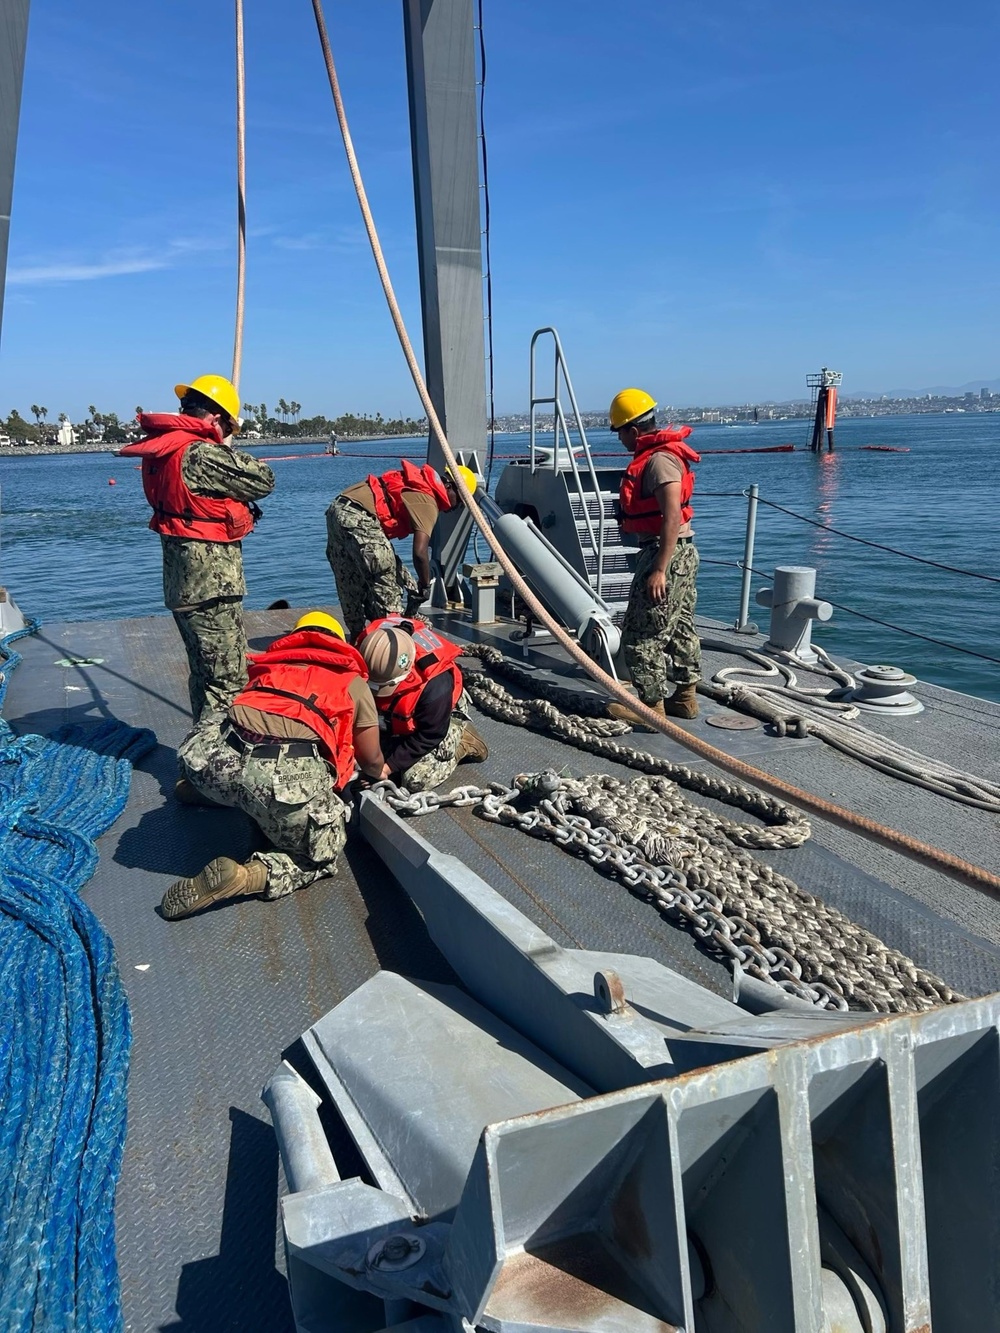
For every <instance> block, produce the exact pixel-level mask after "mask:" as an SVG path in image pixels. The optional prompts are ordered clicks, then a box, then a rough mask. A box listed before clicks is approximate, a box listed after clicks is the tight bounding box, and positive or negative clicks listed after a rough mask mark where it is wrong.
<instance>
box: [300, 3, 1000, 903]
mask: <svg viewBox="0 0 1000 1333" xmlns="http://www.w3.org/2000/svg"><path fill="white" fill-rule="evenodd" d="M311 2H312V8H313V14H314V16H315V19H316V29H317V32H318V34H319V40H320V46H321V47H322V51H323V59H324V63H325V65H326V72H327V77H328V79H329V82H330V92H331V94H332V96H333V102H334V107H335V109H336V113H337V122H338V124H339V126H340V133H341V138H342V139H343V142H344V151H345V153H346V155H347V163H348V168H349V170H350V173H351V180H352V182H353V184H354V191H355V194H356V195H357V199H358V206H359V207H360V209H361V216H362V218H363V220H364V224H365V230H366V232H367V234H368V240H369V243H370V245H371V249H372V256H373V258H374V260H375V267H376V269H377V270H378V275H379V280H380V282H381V284H382V291H383V293H384V295H385V299H386V304H387V305H388V307H389V313H390V315H391V317H392V321H393V325H394V326H395V329H396V334H397V337H398V338H399V344H400V347H401V348H402V351H403V355H404V357H405V358H406V363H407V366H408V367H409V370H410V374H411V376H412V378H413V383H414V386H415V388H416V390H417V393H418V394H419V396H420V401H421V402H422V403H423V406H424V411H425V413H426V414H427V421H428V424H429V426H430V429H431V432H432V433H433V436H434V438H435V440H436V441H437V443H438V445H439V447H440V449H441V452H442V454H443V456H444V459H445V462H446V464H447V465H448V467H449V468H450V469H451V471H452V475H453V477H454V481H455V489H456V490H457V492H458V494H459V496H460V497H461V500H462V503H463V504H464V505H465V507H466V509H468V511H469V513H470V514H471V515H472V518H473V520H474V521H475V523H476V524H477V525H478V527H479V529H480V531H481V532H482V534H483V536H484V537H485V538H486V541H487V544H488V545H489V547H490V550H491V551H492V552H493V554H494V555H495V556H496V559H497V561H498V563H499V564H500V566H501V567H502V569H503V571H504V573H505V574H506V575H507V577H508V578H509V579H510V582H511V584H512V586H513V588H514V590H515V592H517V594H518V595H519V596H520V597H521V598H522V599H523V600H524V602H525V604H526V605H527V606H528V607H529V609H530V610H531V613H532V615H533V616H534V617H535V619H536V620H538V621H540V622H541V623H542V624H543V625H544V626H545V627H546V629H548V630H549V632H550V633H551V634H552V636H553V638H554V639H555V640H556V641H557V642H558V643H559V644H560V645H561V646H562V647H563V648H564V649H565V651H566V652H567V653H568V654H569V656H570V657H571V658H572V660H573V661H575V662H577V663H578V664H579V665H580V666H582V667H583V669H584V670H585V671H586V672H587V673H588V675H590V676H591V677H592V679H594V680H595V681H597V683H598V684H599V685H601V686H602V687H603V688H604V689H605V690H606V691H607V692H608V694H610V695H611V696H612V698H614V699H616V700H618V701H619V702H620V703H623V704H625V705H626V706H627V707H629V708H631V709H633V710H634V711H635V712H636V714H637V715H638V716H639V717H641V718H642V720H643V722H644V723H646V724H647V725H648V726H650V727H652V728H653V729H654V730H655V731H659V732H661V733H662V734H663V735H665V736H669V737H670V738H671V739H673V740H676V741H677V742H678V743H679V744H681V745H684V746H685V747H686V748H687V749H689V750H692V751H694V753H695V754H698V755H701V757H702V758H704V759H707V760H709V761H710V762H711V763H713V764H716V765H718V766H719V767H720V768H724V769H727V770H728V771H729V772H731V773H735V774H736V775H737V776H738V777H742V778H744V779H745V780H746V781H747V782H750V783H753V784H754V785H756V786H759V787H763V788H764V790H766V791H770V792H773V793H776V794H777V795H779V796H781V797H783V798H784V799H786V800H790V801H793V802H794V803H795V804H797V805H800V806H803V807H804V808H805V809H807V810H811V811H812V812H813V813H815V814H817V815H819V816H820V817H821V818H823V819H827V820H829V821H830V822H831V823H834V824H837V825H838V826H839V827H841V828H845V829H847V830H849V831H850V832H852V833H857V834H860V835H861V836H863V837H866V838H868V839H870V840H871V841H873V842H878V843H880V844H881V845H882V846H885V847H889V848H890V849H892V850H893V851H896V852H899V853H900V854H901V855H903V856H906V857H909V858H910V859H911V860H914V861H918V862H920V863H921V864H924V865H929V866H931V867H933V868H934V869H936V870H939V871H941V872H943V873H944V874H947V875H949V876H951V877H952V878H954V879H958V880H961V881H962V882H963V883H967V884H972V885H974V886H975V887H977V888H980V889H984V890H987V891H988V892H990V893H993V894H996V895H998V896H1000V875H994V874H991V873H990V872H989V871H988V870H985V869H983V867H982V866H977V865H973V864H971V863H970V862H968V861H965V860H963V859H962V858H961V857H958V856H953V855H952V854H951V853H950V852H945V851H943V850H942V849H941V848H939V847H932V846H930V844H928V843H925V842H921V841H920V840H919V839H916V838H911V837H910V836H909V835H908V834H905V833H901V832H900V831H899V830H898V829H892V828H887V827H886V826H885V825H883V824H879V823H878V822H877V821H876V820H874V819H869V818H867V817H866V816H865V815H859V814H856V813H854V812H853V811H851V810H846V809H844V808H843V807H842V806H839V805H835V804H834V803H833V802H831V801H827V800H824V799H823V798H822V797H820V796H816V795H814V794H813V793H812V792H807V791H805V790H803V789H802V788H799V787H796V786H795V785H794V784H792V783H790V782H785V781H783V780H782V779H780V778H776V777H774V776H773V775H772V774H770V773H765V772H763V771H762V770H760V769H757V768H754V767H753V766H752V765H751V764H746V763H743V761H742V760H739V759H734V758H733V757H732V756H731V755H728V754H726V753H725V751H724V750H720V749H718V748H717V747H716V746H714V745H710V744H709V743H708V742H707V741H703V740H701V739H700V737H697V736H692V735H689V733H688V732H686V731H685V730H684V728H683V727H679V726H675V725H674V724H673V723H672V722H670V721H669V720H667V719H666V718H664V717H662V716H661V715H660V714H658V713H655V712H654V711H653V710H652V709H651V708H648V707H647V706H646V705H645V704H643V703H642V702H641V701H640V700H638V699H636V698H635V696H634V695H631V694H629V693H628V691H627V690H626V689H625V688H624V686H622V685H621V683H620V682H619V681H617V680H615V679H614V678H613V677H612V676H610V675H608V673H607V672H606V671H604V670H603V669H602V668H601V667H599V666H598V665H597V663H596V662H593V661H591V659H590V658H589V657H587V655H586V654H585V653H584V652H583V651H582V649H581V648H580V647H579V645H578V644H577V643H576V642H575V641H574V640H573V639H572V638H571V637H570V635H569V634H568V633H567V632H566V630H565V629H564V628H563V626H562V625H560V624H559V623H558V621H556V620H554V619H553V618H552V616H551V615H550V614H549V613H548V611H547V610H546V609H545V607H544V606H543V605H542V603H541V601H540V600H539V599H538V598H537V597H536V596H535V594H534V593H533V592H532V590H531V589H530V588H529V586H528V584H527V583H526V582H525V580H524V578H523V577H522V576H521V573H520V571H519V570H518V569H517V567H516V566H515V565H514V563H513V561H512V560H511V558H510V556H509V555H508V554H507V552H506V551H505V550H504V548H503V546H501V544H500V542H499V541H498V539H497V537H496V535H495V533H494V532H493V529H492V527H491V526H490V524H489V522H488V521H487V519H486V516H485V515H484V514H483V512H482V510H481V509H480V507H479V505H478V504H477V503H476V501H475V499H474V497H473V496H472V494H471V492H470V491H469V488H468V487H467V486H466V484H465V482H464V480H463V479H462V475H461V473H460V472H459V471H458V460H457V459H456V457H455V453H454V451H453V449H452V447H451V445H450V443H449V442H448V438H447V436H446V435H445V432H444V429H443V428H442V426H441V422H440V420H439V418H438V415H437V412H436V410H435V407H434V404H433V402H432V401H431V397H430V394H429V393H428V391H427V385H426V384H425V383H424V377H423V375H422V373H421V370H420V366H419V364H418V362H417V358H416V354H415V352H414V350H413V345H412V343H411V342H410V336H409V334H408V332H407V329H406V324H405V322H404V320H403V315H402V312H401V311H400V308H399V303H398V301H397V300H396V294H395V291H394V290H393V286H392V280H391V279H390V277H389V271H388V268H387V266H386V262H385V256H384V255H383V253H382V245H381V242H380V240H379V236H378V230H377V228H376V226H375V219H374V218H373V216H372V212H371V207H370V205H369V203H368V195H367V192H366V190H365V186H364V181H363V179H362V176H361V170H360V167H359V166H358V160H357V155H356V154H355V151H354V142H353V140H352V138H351V131H350V127H349V126H348V123H347V113H346V111H345V109H344V102H343V98H342V96H341V92H340V82H339V79H338V77H337V69H336V65H335V63H334V59H333V51H332V49H331V47H330V39H329V36H328V34H327V29H326V20H325V18H324V15H323V4H322V0H311Z"/></svg>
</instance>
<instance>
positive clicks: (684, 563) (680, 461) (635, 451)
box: [609, 389, 701, 721]
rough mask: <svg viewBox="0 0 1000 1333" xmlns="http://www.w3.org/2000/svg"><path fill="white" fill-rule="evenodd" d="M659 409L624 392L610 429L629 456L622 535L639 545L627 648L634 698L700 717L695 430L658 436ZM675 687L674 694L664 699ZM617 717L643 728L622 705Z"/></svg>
mask: <svg viewBox="0 0 1000 1333" xmlns="http://www.w3.org/2000/svg"><path fill="white" fill-rule="evenodd" d="M655 409H656V403H655V401H654V400H653V399H652V398H651V397H650V396H649V394H648V393H645V392H644V391H643V390H642V389H623V390H622V392H621V393H619V394H617V395H616V397H615V399H614V401H613V402H612V404H611V412H610V417H611V429H612V430H613V431H614V432H615V433H616V434H617V436H618V439H619V440H620V441H621V443H622V445H623V446H624V447H625V448H626V449H627V450H628V451H629V453H630V454H632V461H631V462H630V463H629V465H628V467H627V468H626V469H625V473H624V475H623V477H622V483H621V492H620V509H621V516H620V520H619V521H620V523H621V526H622V530H623V532H626V533H629V534H631V535H633V536H635V537H637V538H638V540H639V555H638V558H637V560H636V565H635V574H634V577H633V579H632V586H631V588H630V589H629V599H628V606H627V608H626V610H625V618H624V621H623V623H622V648H623V651H624V654H625V662H626V665H627V666H628V669H629V674H630V675H631V677H632V683H633V685H634V686H635V689H636V693H637V694H638V695H639V698H640V699H641V700H642V702H643V703H644V704H647V705H648V706H649V707H650V708H652V709H654V711H656V712H659V713H664V714H666V715H669V716H671V717H683V718H694V717H697V716H698V697H697V692H696V687H697V683H698V681H699V679H700V678H701V644H700V642H699V639H698V632H697V630H696V629H695V623H694V609H695V603H696V600H697V595H698V593H697V583H696V580H697V575H698V552H697V550H696V548H695V545H694V530H693V528H692V527H691V515H692V512H693V511H692V509H691V493H692V491H693V490H694V471H693V469H692V464H693V463H697V462H698V461H699V456H698V454H696V453H695V451H694V450H693V449H692V448H691V447H690V446H689V445H687V444H686V443H685V440H686V439H687V437H688V436H689V435H690V434H691V428H690V426H682V427H680V429H674V428H673V427H669V428H668V429H666V430H657V428H656V414H655ZM671 682H673V684H674V686H675V688H674V692H673V694H671V695H670V696H669V698H667V697H666V695H667V689H668V687H669V685H670V683H671ZM609 712H610V713H611V715H612V716H613V717H623V718H625V719H626V720H628V721H639V720H640V719H639V718H638V716H637V714H635V713H633V712H631V710H630V709H628V708H626V707H624V705H622V704H612V705H610V707H609Z"/></svg>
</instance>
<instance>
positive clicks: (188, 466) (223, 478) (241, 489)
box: [181, 441, 274, 504]
mask: <svg viewBox="0 0 1000 1333" xmlns="http://www.w3.org/2000/svg"><path fill="white" fill-rule="evenodd" d="M181 477H182V478H183V480H184V483H185V485H187V486H188V487H189V488H190V489H191V490H192V491H194V492H195V494H197V495H211V496H215V497H217V498H221V499H229V500H241V501H242V502H243V503H244V504H249V503H250V502H251V501H252V500H263V498H264V496H265V495H270V494H271V492H272V491H273V490H274V473H273V472H272V471H271V469H270V468H269V467H268V466H267V464H266V463H264V462H262V461H261V460H260V459H259V458H254V456H253V454H244V453H239V452H238V451H237V450H235V449H232V448H230V447H229V446H228V445H218V444H212V443H210V442H207V441H206V442H204V443H198V444H193V445H192V446H191V448H190V449H188V450H186V452H185V454H184V458H183V459H182V461H181Z"/></svg>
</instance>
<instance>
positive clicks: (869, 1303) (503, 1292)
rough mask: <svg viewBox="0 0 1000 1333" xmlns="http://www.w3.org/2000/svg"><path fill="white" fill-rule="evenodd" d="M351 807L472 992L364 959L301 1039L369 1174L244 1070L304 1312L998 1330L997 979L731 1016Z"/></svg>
mask: <svg viewBox="0 0 1000 1333" xmlns="http://www.w3.org/2000/svg"><path fill="white" fill-rule="evenodd" d="M362 822H363V828H364V831H365V835H366V837H368V838H369V840H370V841H371V842H372V843H373V845H374V846H376V847H378V848H379V850H380V851H382V852H383V854H384V855H385V859H386V862H387V864H388V865H389V867H390V868H391V869H392V870H393V872H394V873H395V874H396V876H397V878H398V879H400V881H401V882H402V883H404V884H405V886H406V888H407V890H408V891H409V892H410V894H411V896H412V897H413V899H414V901H415V902H416V903H417V905H418V907H419V908H420V910H421V912H422V913H423V914H424V918H425V920H426V921H427V924H428V929H429V930H430V932H431V934H432V935H433V936H434V938H435V939H436V940H437V942H438V943H439V945H442V947H445V946H447V947H445V952H446V953H447V955H448V957H449V959H450V961H451V962H452V965H453V966H455V967H456V970H457V971H458V973H459V975H460V976H461V977H462V980H463V982H464V983H465V984H466V985H469V987H470V989H475V992H476V994H475V998H472V997H470V996H469V995H467V994H465V993H464V992H462V991H459V990H457V989H455V988H451V987H437V986H429V985H417V984H415V983H413V982H410V981H407V980H405V979H404V978H402V977H398V976H396V975H394V974H392V973H381V974H379V975H378V976H377V977H375V978H373V979H372V980H371V981H369V982H366V983H365V984H364V985H363V986H361V987H360V988H359V989H358V990H357V991H355V992H354V994H353V995H351V996H350V997H348V999H347V1000H345V1001H343V1002H342V1003H341V1004H339V1005H338V1006H337V1007H336V1008H335V1009H333V1010H332V1011H331V1012H330V1013H329V1014H327V1015H326V1016H325V1017H324V1018H323V1019H321V1020H320V1021H319V1022H318V1023H317V1024H315V1025H314V1026H313V1027H312V1028H310V1029H309V1031H308V1032H307V1033H305V1034H304V1038H303V1040H304V1042H305V1045H306V1048H307V1050H308V1051H309V1054H310V1057H311V1059H312V1061H313V1063H314V1065H315V1067H316V1070H317V1073H318V1075H319V1077H320V1080H321V1081H322V1083H323V1085H324V1086H325V1088H326V1090H327V1092H328V1094H329V1097H330V1099H331V1101H332V1103H333V1105H334V1106H335V1107H336V1109H337V1111H338V1112H339V1114H340V1115H341V1117H342V1118H343V1120H344V1122H345V1123H346V1125H347V1127H348V1129H349V1130H350V1132H351V1134H352V1135H353V1137H354V1139H355V1142H356V1143H357V1145H358V1147H359V1149H360V1151H361V1154H362V1156H363V1157H364V1159H365V1162H366V1164H367V1167H368V1170H369V1172H370V1176H371V1178H372V1179H373V1180H374V1181H375V1182H376V1184H375V1185H368V1184H364V1183H362V1182H361V1181H360V1180H356V1179H355V1180H347V1181H340V1180H337V1179H336V1172H335V1168H333V1167H332V1158H331V1157H330V1154H329V1149H328V1147H327V1145H326V1143H325V1140H324V1141H322V1142H317V1139H316V1131H317V1130H318V1119H317V1118H316V1109H315V1105H316V1097H315V1094H313V1093H312V1092H311V1090H310V1089H308V1088H306V1085H305V1084H304V1082H303V1081H302V1080H301V1079H299V1076H298V1075H297V1074H295V1073H294V1071H291V1070H289V1069H287V1067H286V1068H284V1069H283V1070H281V1071H279V1073H278V1075H277V1076H276V1078H275V1080H273V1081H272V1083H271V1085H269V1088H268V1089H266V1090H265V1099H266V1100H267V1101H268V1104H269V1106H271V1109H272V1117H273V1119H274V1122H275V1129H276V1132H277V1136H278V1141H279V1144H280V1146H281V1152H282V1158H283V1161H284V1162H285V1166H286V1175H287V1177H288V1179H289V1182H290V1186H291V1188H292V1190H293V1192H292V1193H291V1194H289V1195H288V1196H287V1197H286V1198H285V1199H284V1200H283V1201H282V1215H283V1220H284V1227H285V1239H286V1246H287V1252H288V1259H289V1274H290V1282H291V1288H292V1300H293V1306H294V1310H295V1317H296V1324H297V1327H298V1328H299V1329H300V1330H301V1331H302V1333H304V1331H305V1330H310V1333H321V1331H323V1330H330V1331H331V1333H332V1330H334V1329H336V1330H337V1331H338V1333H368V1330H374V1329H380V1330H381V1329H394V1330H396V1333H403V1331H404V1330H406V1333H432V1330H446V1329H447V1330H456V1331H458V1330H466V1331H467V1330H470V1329H481V1330H491V1331H493V1333H527V1331H528V1330H542V1329H544V1330H548V1331H549V1333H552V1331H553V1330H565V1331H566V1333H570V1330H572V1331H573V1333H576V1331H581V1333H582V1331H584V1330H586V1331H588V1333H619V1331H620V1333H626V1330H627V1331H628V1333H637V1331H638V1333H642V1331H643V1330H654V1329H655V1330H660V1331H661V1333H662V1330H687V1333H694V1331H695V1330H699V1331H701V1330H707V1331H708V1333H765V1330H766V1333H775V1331H782V1333H783V1331H785V1330H788V1331H789V1333H793V1331H794V1333H832V1330H838V1331H841V1333H887V1330H899V1331H900V1333H903V1330H906V1331H907V1333H909V1331H910V1330H924V1329H926V1330H928V1333H929V1330H930V1329H931V1327H932V1326H933V1328H935V1329H938V1330H946V1331H947V1333H953V1331H955V1333H973V1331H975V1333H983V1331H984V1330H996V1329H1000V1274H998V1265H997V1262H996V1255H997V1253H998V1252H1000V1216H998V1213H1000V1203H998V1199H1000V1191H998V1189H997V1182H998V1179H1000V1142H998V1137H1000V1131H998V1128H997V1125H998V1117H997V1115H996V1108H997V1105H998V1100H1000V1098H998V1094H1000V1086H998V1085H1000V1059H998V1055H1000V1045H998V1025H1000V997H989V998H987V999H982V1000H972V1001H967V1002H965V1003H963V1004H958V1005H952V1006H947V1007H942V1008H939V1009H935V1010H932V1011H930V1012H928V1013H924V1014H919V1015H902V1016H898V1017H888V1018H887V1017H878V1018H874V1019H873V1018H872V1017H871V1016H864V1017H861V1016H858V1015H848V1016H840V1017H832V1016H830V1015H828V1014H823V1015H820V1019H821V1020H823V1021H814V1019H813V1016H812V1015H811V1014H808V1013H807V1014H805V1015H801V1016H800V1015H799V1014H797V1013H790V1012H782V1013H771V1014H763V1015H757V1016H752V1015H748V1014H746V1013H745V1012H744V1011H742V1010H741V1009H739V1008H737V1007H736V1006H735V1005H731V1004H729V1003H728V1002H727V1001H724V1000H720V999H719V998H718V997H715V996H711V995H709V994H708V993H706V992H703V991H701V989H700V988H699V987H697V986H694V985H692V984H691V983H689V982H686V981H684V980H683V979H682V978H676V977H674V976H673V974H671V973H669V970H668V969H659V968H658V965H657V964H655V963H653V962H652V960H649V959H633V958H630V957H628V956H626V955H621V956H606V955H591V954H587V953H584V952H582V951H577V950H562V949H559V947H558V946H556V945H555V944H554V943H553V942H552V941H551V940H550V939H548V937H547V936H545V935H544V934H543V933H542V932H539V931H537V930H536V928H535V927H533V926H532V925H531V923H529V922H526V921H525V919H524V918H523V917H521V916H520V914H519V913H516V912H514V911H513V909H512V908H510V906H509V904H506V903H505V902H504V900H503V899H499V900H498V895H496V894H495V893H494V891H493V890H492V889H490V888H489V886H488V885H485V884H484V883H483V881H481V880H479V879H478V877H477V876H475V875H472V874H471V872H469V871H468V869H467V868H466V867H464V866H462V865H461V863H460V862H457V861H454V860H453V858H449V857H441V856H439V855H438V854H437V853H435V852H433V851H432V849H430V848H429V846H428V844H426V843H425V842H424V841H423V840H422V839H419V838H418V837H417V835H414V834H412V833H411V832H410V830H409V829H408V827H407V826H406V825H405V824H403V823H402V821H400V820H398V819H397V818H396V817H395V816H390V814H389V812H388V811H385V810H383V809H381V808H380V807H377V805H376V803H374V802H367V801H366V802H365V808H364V811H363V814H362ZM497 900H498V901H497ZM595 959H596V960H599V961H598V962H597V963H595ZM612 959H613V961H614V963H615V964H616V965H615V966H614V967H612V966H611V962H612ZM477 960H478V972H477ZM595 972H596V973H597V978H596V984H595ZM661 973H662V974H666V975H661ZM472 983H474V985H473V984H472ZM484 1006H488V1007H484ZM691 1049H696V1050H697V1052H698V1056H697V1060H698V1062H700V1067H695V1065H694V1064H693V1063H692V1062H690V1061H688V1060H687V1059H686V1054H687V1052H688V1051H689V1050H691ZM747 1051H753V1052H754V1053H752V1054H746V1053H745V1052H747ZM664 1071H666V1072H667V1073H668V1074H669V1075H670V1076H669V1077H663V1076H662V1075H663V1072H664ZM616 1078H617V1079H619V1080H620V1081H618V1082H617V1083H616V1082H615V1079H616ZM310 1117H312V1120H310ZM310 1153H312V1154H314V1156H315V1162H313V1163H310Z"/></svg>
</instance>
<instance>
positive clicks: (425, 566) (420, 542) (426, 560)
mask: <svg viewBox="0 0 1000 1333" xmlns="http://www.w3.org/2000/svg"><path fill="white" fill-rule="evenodd" d="M430 550H431V539H430V534H429V533H427V532H415V533H414V534H413V568H414V569H415V570H416V573H417V583H418V584H419V585H420V591H421V592H423V593H426V591H427V589H428V588H429V587H430V586H431V560H430Z"/></svg>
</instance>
